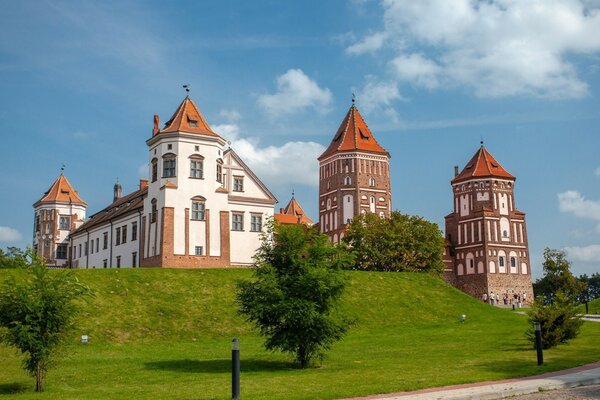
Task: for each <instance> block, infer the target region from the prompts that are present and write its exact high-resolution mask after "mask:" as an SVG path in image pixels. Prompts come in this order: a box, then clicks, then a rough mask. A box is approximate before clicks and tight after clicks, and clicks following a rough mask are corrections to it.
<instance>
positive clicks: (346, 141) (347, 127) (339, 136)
mask: <svg viewBox="0 0 600 400" xmlns="http://www.w3.org/2000/svg"><path fill="white" fill-rule="evenodd" d="M357 150H358V151H366V152H371V153H380V154H385V155H387V156H388V157H389V153H388V152H387V150H386V149H384V148H383V147H381V145H380V144H379V143H377V140H375V137H374V136H373V134H372V133H371V130H370V129H369V127H368V126H367V123H366V122H365V120H364V119H363V117H362V115H360V112H359V111H358V108H356V106H355V105H354V104H352V106H351V107H350V110H348V113H347V114H346V117H345V118H344V120H343V121H342V124H341V125H340V127H339V128H338V130H337V132H336V134H335V136H334V137H333V140H332V141H331V144H330V145H329V147H327V150H325V152H324V153H323V154H321V156H320V157H319V160H321V159H323V158H325V157H327V156H329V155H331V154H333V153H336V152H338V151H357Z"/></svg>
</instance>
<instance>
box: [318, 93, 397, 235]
mask: <svg viewBox="0 0 600 400" xmlns="http://www.w3.org/2000/svg"><path fill="white" fill-rule="evenodd" d="M318 160H319V227H320V231H321V232H323V233H326V234H327V235H328V236H329V238H330V239H331V241H332V242H334V243H338V242H339V241H340V240H341V239H342V238H343V237H344V232H345V229H346V226H347V224H349V223H350V222H351V221H352V219H353V218H354V217H355V216H356V215H358V214H365V213H367V212H372V213H375V214H377V215H380V216H381V217H388V216H389V215H390V212H391V209H392V193H391V186H390V154H389V153H388V152H387V150H385V149H384V148H383V147H382V146H381V145H380V144H379V143H377V140H375V137H374V136H373V134H372V133H371V131H370V130H369V127H368V126H367V124H366V123H365V120H364V119H363V117H362V116H361V115H360V112H359V111H358V108H356V106H355V105H354V100H352V106H351V107H350V110H348V113H347V114H346V117H345V118H344V120H343V121H342V124H341V125H340V127H339V128H338V130H337V132H336V133H335V135H334V137H333V140H332V141H331V144H330V145H329V147H327V150H325V152H324V153H323V154H321V156H320V157H319V158H318Z"/></svg>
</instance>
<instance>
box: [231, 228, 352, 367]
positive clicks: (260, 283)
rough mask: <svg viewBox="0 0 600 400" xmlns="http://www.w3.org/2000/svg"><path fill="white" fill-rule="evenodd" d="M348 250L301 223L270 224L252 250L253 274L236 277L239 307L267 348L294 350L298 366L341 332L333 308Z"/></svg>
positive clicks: (341, 286) (343, 328)
mask: <svg viewBox="0 0 600 400" xmlns="http://www.w3.org/2000/svg"><path fill="white" fill-rule="evenodd" d="M347 260H348V255H347V254H345V253H343V252H342V251H341V250H340V249H338V248H336V247H334V246H332V245H331V244H330V243H329V241H328V239H327V237H326V236H325V235H322V234H319V233H318V232H317V231H316V230H314V229H312V228H309V227H306V226H303V225H273V224H271V225H270V227H269V228H268V231H267V233H265V234H263V236H262V243H261V246H260V248H259V249H258V251H257V254H256V255H255V261H256V262H255V265H254V274H253V275H254V280H253V281H244V282H240V283H238V293H237V301H238V304H239V312H240V313H241V314H242V315H244V316H245V317H246V318H247V320H248V321H250V322H252V323H254V324H255V325H256V326H257V327H258V328H259V329H260V333H261V335H263V336H265V337H266V341H265V347H266V348H267V349H268V350H281V351H283V352H287V353H291V354H294V356H295V359H296V361H297V362H298V363H299V364H300V367H301V368H306V367H307V366H309V365H310V364H311V362H312V361H313V360H314V359H315V358H317V357H321V356H322V354H323V351H324V350H327V349H329V348H330V347H331V345H332V344H333V343H334V342H335V341H337V340H339V339H341V338H342V336H343V335H344V333H345V332H346V330H347V328H348V323H347V321H344V320H342V319H340V318H336V317H335V316H334V315H333V314H334V313H333V311H334V309H335V308H336V307H337V304H338V302H339V299H340V297H341V295H342V293H343V290H344V276H343V273H342V271H341V270H340V268H341V267H343V266H344V265H346V263H347Z"/></svg>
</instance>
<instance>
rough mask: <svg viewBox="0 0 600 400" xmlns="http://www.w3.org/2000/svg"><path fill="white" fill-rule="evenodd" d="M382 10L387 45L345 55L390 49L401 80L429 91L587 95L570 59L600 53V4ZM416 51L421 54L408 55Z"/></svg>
mask: <svg viewBox="0 0 600 400" xmlns="http://www.w3.org/2000/svg"><path fill="white" fill-rule="evenodd" d="M383 8H384V15H383V26H384V30H383V32H381V33H380V34H379V35H381V37H384V38H386V40H381V41H380V42H378V41H377V40H375V38H374V37H373V35H368V36H366V37H365V38H363V39H360V40H359V41H358V42H357V43H355V44H353V45H351V46H350V47H348V48H347V49H346V52H347V53H349V54H359V53H360V51H359V50H360V49H365V50H364V51H367V50H369V51H375V50H376V49H379V48H383V47H386V46H387V47H388V48H391V49H392V51H393V52H395V56H394V59H393V60H391V64H392V66H393V67H396V71H395V72H396V74H397V77H398V79H400V80H410V78H411V77H412V78H415V79H417V83H419V84H421V85H423V86H425V87H428V88H432V87H442V85H440V82H444V86H449V85H450V86H452V85H461V86H464V87H468V88H470V89H471V90H472V91H473V92H474V93H475V94H476V95H477V96H480V97H492V98H493V97H503V96H516V95H526V96H533V97H543V98H580V97H583V96H585V95H587V93H588V85H587V84H586V83H585V82H584V81H582V80H581V78H580V77H579V75H578V71H577V69H576V67H575V65H574V64H573V63H572V61H571V59H570V58H569V57H571V56H572V55H583V56H586V55H590V54H593V53H597V52H599V51H600V4H599V3H598V2H587V1H584V0H558V1H544V0H534V1H521V0H494V1H486V2H480V1H471V0H456V1H452V2H449V1H446V0H423V1H413V0H384V1H383ZM368 43H371V45H370V46H369V45H368ZM415 49H418V51H419V52H423V54H421V55H418V56H415V55H412V56H404V55H403V54H407V53H414V52H415ZM364 51H363V52H364ZM398 57H400V58H398ZM411 57H412V58H411ZM396 64H399V66H400V70H398V68H397V66H398V65H396ZM419 66H423V67H424V70H423V72H422V73H421V71H420V70H419V69H418V67H419ZM415 68H416V69H415ZM393 69H394V68H393ZM441 78H443V80H442V79H441ZM419 79H421V80H420V81H419Z"/></svg>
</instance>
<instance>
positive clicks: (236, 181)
mask: <svg viewBox="0 0 600 400" xmlns="http://www.w3.org/2000/svg"><path fill="white" fill-rule="evenodd" d="M233 191H234V192H243V191H244V177H243V176H234V177H233Z"/></svg>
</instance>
